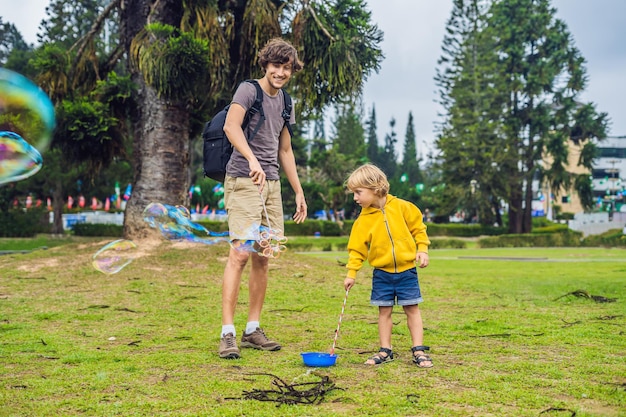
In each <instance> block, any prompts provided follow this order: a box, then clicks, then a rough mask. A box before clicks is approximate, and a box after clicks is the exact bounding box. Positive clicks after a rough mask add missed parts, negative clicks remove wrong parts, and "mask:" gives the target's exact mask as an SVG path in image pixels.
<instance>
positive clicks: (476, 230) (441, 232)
mask: <svg viewBox="0 0 626 417" xmlns="http://www.w3.org/2000/svg"><path fill="white" fill-rule="evenodd" d="M427 226H428V230H427V232H428V236H457V237H478V236H497V235H502V234H504V233H506V229H505V228H504V227H496V226H482V225H480V224H458V223H447V224H439V223H428V224H427Z"/></svg>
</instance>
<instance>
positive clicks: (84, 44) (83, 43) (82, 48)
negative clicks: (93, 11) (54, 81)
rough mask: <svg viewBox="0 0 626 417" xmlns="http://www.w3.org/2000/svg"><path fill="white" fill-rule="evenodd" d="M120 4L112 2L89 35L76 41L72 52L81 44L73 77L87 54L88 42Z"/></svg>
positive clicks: (116, 1) (92, 27)
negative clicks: (81, 59)
mask: <svg viewBox="0 0 626 417" xmlns="http://www.w3.org/2000/svg"><path fill="white" fill-rule="evenodd" d="M120 3H121V0H112V1H111V3H109V5H108V6H107V7H106V8H105V9H104V10H103V11H102V13H100V15H99V16H98V18H97V19H96V21H95V22H94V23H93V25H91V29H89V32H87V34H85V35H84V36H83V37H81V38H80V39H79V40H78V41H76V43H75V44H74V45H72V47H71V48H70V51H71V50H72V49H74V47H75V46H76V45H79V44H80V47H79V48H78V51H77V52H76V57H75V58H74V65H73V66H72V75H73V72H74V70H75V69H76V67H77V65H78V61H79V60H80V57H81V56H82V54H83V53H84V52H85V48H86V47H87V43H88V41H89V40H91V39H92V38H93V37H94V36H95V35H96V34H97V33H98V32H99V31H100V29H101V28H102V23H103V22H104V21H105V19H106V18H107V17H108V16H109V14H110V13H111V11H112V10H113V9H115V8H116V7H119V5H120Z"/></svg>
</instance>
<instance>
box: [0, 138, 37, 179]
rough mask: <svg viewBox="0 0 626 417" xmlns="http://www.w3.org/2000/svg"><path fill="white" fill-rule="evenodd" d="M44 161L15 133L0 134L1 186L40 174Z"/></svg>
mask: <svg viewBox="0 0 626 417" xmlns="http://www.w3.org/2000/svg"><path fill="white" fill-rule="evenodd" d="M42 165H43V159H42V158H41V154H40V153H39V151H37V149H35V148H33V147H32V146H31V145H30V144H28V143H27V142H26V141H25V140H24V139H22V137H21V136H20V135H18V134H17V133H14V132H0V184H4V183H7V182H15V181H20V180H23V179H24V178H28V177H30V176H31V175H34V174H36V173H37V172H39V170H40V169H41V167H42Z"/></svg>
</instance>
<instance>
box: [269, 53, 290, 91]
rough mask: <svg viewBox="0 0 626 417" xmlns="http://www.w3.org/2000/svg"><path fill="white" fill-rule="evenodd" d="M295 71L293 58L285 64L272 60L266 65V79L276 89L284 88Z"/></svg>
mask: <svg viewBox="0 0 626 417" xmlns="http://www.w3.org/2000/svg"><path fill="white" fill-rule="evenodd" d="M292 73H293V59H292V60H289V62H287V63H285V64H280V63H277V62H270V63H269V64H267V66H266V67H265V79H266V80H267V82H268V83H269V85H270V87H272V88H273V89H276V90H280V89H281V88H283V87H284V86H285V85H286V84H287V82H288V81H289V79H290V78H291V74H292Z"/></svg>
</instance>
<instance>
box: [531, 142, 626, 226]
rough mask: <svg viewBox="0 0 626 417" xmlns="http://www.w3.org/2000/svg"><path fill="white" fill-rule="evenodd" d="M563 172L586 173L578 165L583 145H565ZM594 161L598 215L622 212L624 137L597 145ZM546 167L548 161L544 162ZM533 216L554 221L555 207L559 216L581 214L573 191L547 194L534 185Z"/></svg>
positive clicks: (624, 196) (625, 163) (625, 182)
mask: <svg viewBox="0 0 626 417" xmlns="http://www.w3.org/2000/svg"><path fill="white" fill-rule="evenodd" d="M568 146H569V159H568V168H567V170H568V171H569V172H571V173H573V174H581V173H589V171H587V170H586V169H585V168H583V167H580V166H579V165H578V160H579V158H580V153H581V151H582V146H583V144H578V145H577V144H575V143H574V142H569V143H568ZM597 147H598V157H597V158H596V160H595V161H594V166H593V169H592V172H591V173H590V174H591V178H592V187H593V194H594V197H595V198H596V208H597V210H598V211H605V212H608V213H609V214H612V213H614V212H616V211H617V212H619V211H624V212H626V204H625V203H626V136H611V137H608V138H606V139H604V140H603V141H602V142H599V143H598V145H597ZM545 163H546V164H550V161H549V160H546V161H545ZM533 189H534V190H536V192H535V199H534V201H533V215H534V216H547V217H548V218H550V219H552V218H553V217H554V212H555V206H557V207H558V211H559V212H561V213H572V214H576V213H581V212H583V211H584V209H583V207H582V204H581V203H580V198H579V197H578V194H577V193H576V191H575V190H574V189H573V187H572V188H570V189H563V188H562V189H559V190H550V189H549V187H548V186H547V185H546V184H543V185H540V184H539V182H538V181H534V183H533Z"/></svg>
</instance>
